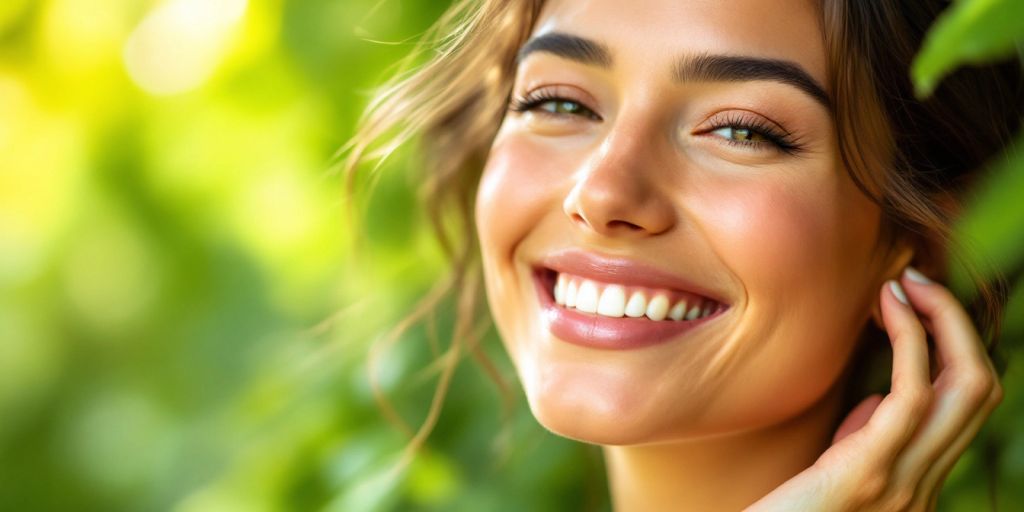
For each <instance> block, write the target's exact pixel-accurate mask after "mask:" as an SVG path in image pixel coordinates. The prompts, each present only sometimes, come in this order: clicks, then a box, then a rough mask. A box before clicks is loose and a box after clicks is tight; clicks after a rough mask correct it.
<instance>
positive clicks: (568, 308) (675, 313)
mask: <svg viewBox="0 0 1024 512" xmlns="http://www.w3.org/2000/svg"><path fill="white" fill-rule="evenodd" d="M533 277H534V282H535V284H536V288H537V293H538V295H539V298H540V303H541V309H542V312H543V314H544V320H545V322H546V325H547V327H548V329H549V330H550V331H551V332H552V334H554V335H555V336H556V337H558V338H559V339H561V340H564V341H567V342H570V343H573V344H577V345H583V346H587V347H592V348H604V349H632V348H640V347H645V346H648V345H653V344H657V343H662V342H665V341H668V340H671V339H674V338H676V337H678V336H680V335H681V334H683V333H684V332H687V331H689V330H691V329H693V328H695V327H697V326H699V325H703V324H705V323H707V322H709V321H711V320H713V319H715V318H716V317H718V316H720V315H721V314H722V313H723V312H725V311H726V310H727V309H728V308H729V306H728V305H727V304H725V303H723V302H720V301H718V300H715V299H712V298H710V297H708V296H705V295H701V294H697V293H694V292H691V291H687V290H682V289H679V288H673V287H658V286H650V284H653V283H645V284H637V283H635V282H634V283H625V282H618V283H617V282H614V281H612V280H611V279H607V278H606V277H607V276H602V277H605V278H606V279H600V280H599V279H594V278H593V277H584V276H580V275H577V274H573V273H570V272H564V271H559V270H555V269H553V268H550V267H543V266H542V267H535V268H534V269H533Z"/></svg>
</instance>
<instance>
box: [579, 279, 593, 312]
mask: <svg viewBox="0 0 1024 512" xmlns="http://www.w3.org/2000/svg"><path fill="white" fill-rule="evenodd" d="M576 309H578V310H580V311H583V312H584V313H597V285H596V284H595V283H594V282H593V281H588V280H586V279H584V280H583V283H581V284H580V289H579V290H577V291H576Z"/></svg>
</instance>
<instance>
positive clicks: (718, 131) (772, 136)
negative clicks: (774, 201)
mask: <svg viewBox="0 0 1024 512" xmlns="http://www.w3.org/2000/svg"><path fill="white" fill-rule="evenodd" d="M695 133H696V134H697V135H709V134H715V135H714V136H716V137H718V138H721V139H722V140H724V141H725V142H726V143H727V144H730V145H734V146H740V147H744V148H747V149H756V150H760V149H767V150H777V151H781V152H783V153H786V154H789V155H795V154H798V153H800V152H801V151H803V146H802V144H801V143H800V141H799V140H798V139H797V137H795V136H794V135H793V134H792V133H791V132H789V131H787V130H786V129H784V128H783V127H781V126H779V125H778V124H776V123H774V122H771V121H769V120H767V119H765V118H764V117H762V116H759V115H757V114H754V113H752V112H745V111H728V112H723V113H721V114H716V115H715V116H712V117H711V119H709V120H708V121H707V122H706V123H705V125H704V126H702V127H700V128H698V129H697V131H696V132H695ZM758 139H760V140H758Z"/></svg>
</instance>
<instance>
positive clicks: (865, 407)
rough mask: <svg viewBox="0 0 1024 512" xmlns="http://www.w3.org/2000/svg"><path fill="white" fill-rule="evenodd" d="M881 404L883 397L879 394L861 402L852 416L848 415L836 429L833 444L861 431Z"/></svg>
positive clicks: (851, 413)
mask: <svg viewBox="0 0 1024 512" xmlns="http://www.w3.org/2000/svg"><path fill="white" fill-rule="evenodd" d="M880 403H882V395H880V394H878V393H875V394H873V395H871V396H869V397H867V398H865V399H864V400H861V402H860V403H859V404H857V407H854V408H853V410H852V411H850V414H847V415H846V418H844V419H843V422H842V423H841V424H840V425H839V428H838V429H836V433H835V435H834V436H832V444H836V443H838V442H839V441H841V440H842V439H843V438H844V437H846V436H848V435H850V434H852V433H854V432H856V431H858V430H860V428H861V427H863V426H864V424H865V423H867V422H868V420H869V419H870V418H871V415H872V414H874V412H875V409H877V408H878V404H880Z"/></svg>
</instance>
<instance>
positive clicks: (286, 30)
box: [0, 0, 1024, 512]
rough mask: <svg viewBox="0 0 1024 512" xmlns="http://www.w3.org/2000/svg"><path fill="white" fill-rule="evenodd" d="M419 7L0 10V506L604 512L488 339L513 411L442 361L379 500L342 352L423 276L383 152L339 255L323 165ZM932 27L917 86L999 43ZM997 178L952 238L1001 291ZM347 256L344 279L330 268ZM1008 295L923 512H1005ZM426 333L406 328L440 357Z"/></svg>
mask: <svg viewBox="0 0 1024 512" xmlns="http://www.w3.org/2000/svg"><path fill="white" fill-rule="evenodd" d="M971 3H973V4H992V5H995V6H996V8H997V9H999V8H1001V9H1011V10H1012V9H1017V7H1015V6H1013V5H1011V4H1012V2H1011V1H1009V0H1001V1H996V2H963V4H971ZM445 4H446V2H438V1H431V0H416V1H408V0H406V1H398V0H390V1H378V0H248V1H247V0H166V1H152V0H3V2H0V509H2V510H23V511H24V510H29V511H31V510H76V511H79V510H103V511H111V510H133V511H134V510H180V511H188V512H192V511H235V510H239V511H242V510H244V511H260V510H268V511H270V510H320V509H328V510H339V511H363V510H467V511H469V510H473V511H479V510H510V511H511V510H531V511H544V510H552V511H554V510H606V509H607V508H608V504H607V502H608V497H607V490H606V487H605V482H604V474H603V468H602V463H601V460H600V452H599V451H598V450H597V449H596V448H594V447H589V446H585V445H582V444H579V443H573V442H569V441H566V440H563V439H560V438H557V437H555V436H553V435H551V434H549V433H547V432H546V431H544V430H543V429H542V428H540V427H539V426H538V425H537V424H536V423H535V421H534V420H533V419H532V417H531V416H530V414H529V411H528V409H527V407H526V405H525V403H524V401H523V399H522V398H520V397H519V392H518V387H517V386H516V385H515V383H514V377H513V375H514V374H513V372H512V369H511V368H510V366H509V364H508V362H507V359H506V358H505V356H504V355H503V353H502V350H501V348H500V345H499V341H498V340H497V338H496V337H495V335H494V333H493V332H491V333H488V335H487V337H486V339H485V340H484V344H485V345H486V351H487V352H488V353H490V354H492V355H493V356H494V358H495V359H496V360H497V361H498V364H499V368H498V369H499V371H500V372H502V373H503V375H505V377H506V379H507V380H508V381H509V382H510V383H512V389H513V395H514V396H515V399H514V400H513V401H512V402H511V403H506V402H505V401H504V399H503V398H502V395H501V393H499V391H498V389H497V388H496V387H495V386H494V385H493V384H492V383H491V382H490V380H489V379H487V377H486V376H485V372H484V371H482V370H481V369H480V368H479V367H478V366H476V365H473V364H470V363H469V362H466V363H464V364H462V365H460V366H459V369H458V370H457V372H456V373H455V376H454V380H453V382H452V385H451V391H450V392H449V395H448V401H447V402H446V403H445V406H444V410H443V413H442V415H441V417H440V419H439V421H438V424H437V427H436V429H435V430H434V433H433V434H432V435H431V437H430V438H429V440H428V442H427V444H426V446H425V447H424V448H423V449H422V450H421V451H420V453H419V455H418V456H417V457H416V459H415V460H414V461H413V462H412V463H411V465H410V466H409V467H408V468H407V469H406V470H404V471H402V472H401V473H400V474H399V476H398V478H395V479H388V478H387V476H388V473H387V471H388V469H389V468H390V467H392V465H393V463H394V462H395V461H396V460H397V458H398V456H399V454H400V452H401V450H402V448H403V447H404V446H405V445H406V443H407V442H408V438H407V437H406V436H405V435H404V434H403V433H401V432H400V431H399V430H397V429H395V428H393V427H392V426H391V425H390V424H388V423H387V422H386V421H384V419H383V416H382V414H381V411H380V409H379V408H378V407H377V404H376V403H375V401H374V399H373V397H372V394H371V392H370V388H369V385H368V384H367V375H366V370H365V361H366V358H367V347H368V346H369V344H370V343H372V342H373V341H374V340H375V339H378V338H379V336H380V335H381V334H382V333H383V332H384V330H385V329H386V328H387V327H389V326H391V325H393V324H394V322H395V321H396V319H398V318H401V317H402V316H403V315H404V314H406V313H407V312H408V311H409V309H410V308H411V307H412V305H413V304H414V303H415V301H416V299H418V298H419V297H420V296H421V295H422V294H423V293H424V292H425V291H426V290H427V289H428V288H429V286H430V285H431V284H432V283H433V282H434V281H435V280H436V279H437V276H438V275H440V273H441V272H442V269H443V265H444V262H443V259H442V258H441V256H440V253H439V250H438V248H437V247H436V245H434V244H433V242H432V241H431V239H430V238H429V236H428V235H427V232H426V230H425V223H424V220H423V219H422V218H421V216H420V215H419V214H418V212H417V211H416V209H415V207H414V203H415V201H414V198H415V184H413V183H411V180H409V179H408V174H407V173H405V172H402V169H405V168H407V167H408V166H404V165H403V161H404V160H403V158H405V159H407V158H410V157H408V156H405V157H399V158H397V159H396V160H395V161H392V162H391V163H390V164H389V165H388V170H390V171H392V172H385V173H384V174H383V175H382V176H383V178H382V180H381V182H380V185H379V186H378V188H377V191H376V193H375V194H374V196H373V198H372V201H371V202H370V204H369V205H368V206H367V211H368V212H369V215H368V218H367V220H366V222H365V225H364V226H363V233H360V234H358V235H356V234H354V233H353V232H352V230H351V229H350V226H349V225H347V224H346V218H345V215H346V210H345V207H344V203H343V195H344V187H343V183H342V179H341V177H340V176H338V174H337V173H336V172H332V171H331V162H332V155H333V154H334V153H335V152H336V151H337V149H338V148H339V147H340V146H341V145H342V144H343V143H344V141H345V140H346V139H347V138H348V137H349V136H350V135H351V134H352V131H353V128H354V125H355V123H356V120H357V117H358V115H359V113H360V111H361V109H362V107H363V106H364V105H365V103H366V101H367V99H368V97H369V92H370V91H371V89H372V88H373V87H374V86H375V85H378V84H380V83H381V81H382V80H383V79H384V78H385V77H386V76H388V69H389V67H390V66H391V65H392V63H394V62H396V61H397V60H398V59H399V58H400V57H401V56H402V55H404V54H406V53H407V52H408V51H410V49H411V48H412V45H411V40H413V39H415V37H416V36H417V35H418V34H420V33H421V32H422V31H423V30H425V29H426V28H427V27H428V26H429V25H430V23H431V22H432V21H433V20H435V19H436V18H437V17H438V16H439V15H440V13H441V12H442V11H443V9H444V7H445ZM1007 6H1009V7H1007ZM987 8H991V7H987ZM986 12H988V11H986ZM997 12H998V11H997ZM1004 14H1005V12H1004ZM971 16H974V18H977V17H978V16H976V13H974V14H972V13H970V12H968V13H967V14H964V15H962V16H961V18H964V19H968V18H970V17H971ZM974 18H971V19H974ZM982 18H983V17H982ZM997 18H999V19H1000V20H1002V19H1003V16H998V17H997ZM957 19H958V18H954V19H953V21H952V22H949V23H947V25H951V26H953V28H951V29H946V31H947V32H950V33H953V35H948V36H943V37H945V39H942V38H939V39H937V40H938V43H934V44H932V46H938V49H936V50H929V51H931V53H930V54H926V55H925V57H927V58H925V57H923V60H924V61H925V63H924V64H923V65H922V66H921V69H918V70H916V72H918V73H919V75H916V78H918V80H919V83H922V84H926V85H927V83H928V82H927V80H929V79H930V80H932V81H934V80H937V79H938V78H939V77H941V75H942V74H943V73H945V72H947V71H948V70H949V69H951V68H952V67H955V66H956V65H958V64H959V63H961V62H965V61H966V62H970V61H972V60H985V59H988V58H991V57H992V56H993V55H997V56H998V55H1003V54H1005V53H1006V47H1005V46H1006V44H1008V43H1007V41H1009V43H1010V44H1019V43H1020V34H1024V28H1022V27H1018V26H1016V25H1013V26H1011V27H1010V29H1009V32H1008V33H1009V34H1010V36H1009V37H1006V38H1003V40H997V41H996V42H995V43H991V44H990V45H989V46H988V47H983V48H982V51H980V52H979V51H976V52H974V53H972V54H969V55H960V54H958V53H957V52H956V51H953V50H950V49H949V47H948V44H950V43H949V41H950V40H953V43H952V44H953V46H952V48H961V47H963V45H959V46H958V43H957V42H956V39H955V38H957V37H959V38H961V41H963V40H966V39H965V38H967V39H969V38H971V37H977V36H976V35H975V36H972V34H987V32H985V31H983V30H981V31H979V30H978V29H977V28H976V26H974V25H971V24H970V23H968V22H958V21H957ZM1019 19H1022V20H1024V13H1022V15H1021V16H1020V18H1019ZM957 23H960V25H965V24H966V26H967V28H966V29H964V28H963V27H962V26H959V25H957ZM958 27H959V28H958ZM972 27H973V28H972ZM1015 27H1016V28H1015ZM1017 28H1021V30H1017ZM972 30H973V31H974V32H972ZM989 32H991V31H989ZM964 34H966V35H964ZM990 39H991V38H990ZM943 44H947V48H943V47H942V45H943ZM1000 45H1002V46H1000ZM975 46H977V45H975ZM986 48H987V50H986ZM928 59H930V60H928ZM156 63H162V65H157V64H156ZM929 65H930V66H931V67H929ZM923 89H925V90H926V89H927V86H923ZM1021 162H1022V160H1021V159H1020V158H1017V159H1016V160H1007V161H1006V162H1003V163H1000V164H998V167H999V169H1000V171H999V172H997V173H995V174H994V177H993V179H992V180H990V182H989V183H988V185H987V186H986V188H985V189H984V190H988V191H989V192H983V193H982V194H981V195H980V196H979V198H978V199H977V200H976V201H974V206H972V209H971V210H970V212H971V213H969V215H968V216H967V219H966V220H965V222H964V224H963V227H962V228H961V232H963V233H965V234H967V235H970V236H971V237H973V238H976V239H978V240H979V241H980V242H979V247H981V254H982V257H987V258H991V259H994V260H995V261H997V262H998V263H999V264H1000V265H1001V266H1002V267H1003V268H1005V269H1008V270H1014V269H1019V268H1020V265H1021V261H1022V259H1024V254H1022V253H1024V236H1022V233H1024V210H1022V206H1021V204H1022V202H1021V201H1019V199H1018V197H1019V194H1021V193H1024V165H1021ZM357 236H358V237H364V238H363V239H362V241H363V242H365V246H366V247H364V248H365V249H367V253H368V254H371V255H372V257H371V258H363V259H359V260H356V259H354V258H353V257H352V249H353V243H354V240H355V239H356V238H357ZM1015 289H1016V294H1015V298H1014V302H1012V303H1011V306H1010V308H1011V311H1010V314H1008V317H1009V318H1008V325H1007V329H1006V334H1005V335H1004V340H1003V345H1004V347H1006V348H1007V354H1008V355H1009V356H1010V357H1009V359H1010V364H1009V368H1008V370H1007V375H1006V378H1005V386H1006V389H1007V396H1006V400H1005V401H1004V404H1003V406H1002V407H1001V408H1000V409H999V410H998V411H997V413H996V414H995V416H994V418H993V420H992V421H991V422H990V424H989V425H988V426H987V427H986V429H985V431H984V432H983V435H982V436H981V437H979V439H978V440H977V442H976V443H975V444H974V445H973V446H972V448H971V450H970V451H969V452H968V453H967V455H966V456H965V457H964V458H963V459H962V460H961V463H960V464H959V465H958V466H957V468H956V470H955V471H954V473H953V474H952V475H951V477H950V480H949V482H948V484H947V486H946V489H945V491H944V496H943V500H942V504H941V509H943V510H964V511H973V510H978V506H979V504H982V503H985V502H986V501H987V498H986V497H987V496H988V494H989V487H988V483H987V482H988V480H989V479H990V478H995V479H997V480H998V482H999V484H998V486H997V488H998V491H999V496H1000V502H1001V504H1002V507H1001V510H1015V509H1016V510H1024V508H1021V507H1022V506H1021V505H1020V504H1022V503H1024V486H1021V485H1019V484H1020V483H1024V414H1022V413H1024V359H1022V357H1021V356H1020V355H1019V353H1018V352H1019V350H1016V351H1014V350H1013V348H1014V347H1020V343H1019V340H1020V339H1021V337H1022V336H1024V326H1022V320H1024V318H1022V317H1024V297H1022V296H1021V295H1022V294H1021V290H1024V287H1022V286H1019V285H1018V286H1016V288H1015ZM450 310H451V308H450V307H449V306H448V305H446V307H443V308H442V309H441V311H440V312H439V314H438V315H437V316H436V318H434V321H433V322H431V323H433V324H434V325H435V326H436V329H437V331H438V332H440V333H441V334H440V335H441V337H442V339H444V338H443V336H444V335H445V333H446V332H450V329H451V315H450V313H449V312H450ZM428 327H429V326H419V327H417V328H414V329H413V330H411V331H410V332H408V333H407V334H406V335H404V336H403V338H402V339H400V340H398V343H397V344H396V349H395V350H392V351H390V352H388V353H387V354H386V355H385V357H384V358H383V359H382V365H381V368H380V374H381V379H382V385H383V387H384V389H385V390H386V391H387V392H388V394H389V395H390V396H391V397H392V399H393V400H394V403H395V406H396V407H397V409H398V412H399V414H400V415H401V416H402V417H403V418H405V420H406V421H408V422H409V423H411V424H413V425H418V424H419V423H420V422H422V421H423V418H424V416H425V414H426V410H427V404H429V401H430V399H431V396H432V393H433V390H434V385H435V383H436V371H432V369H431V368H430V367H429V362H430V361H431V360H432V358H433V352H432V350H431V341H430V340H431V337H430V335H429V332H431V329H430V328H428ZM1014 484H1017V485H1014Z"/></svg>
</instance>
